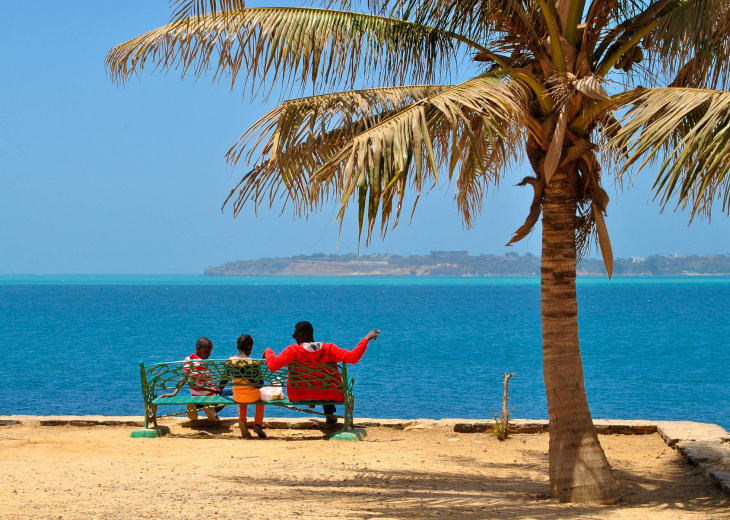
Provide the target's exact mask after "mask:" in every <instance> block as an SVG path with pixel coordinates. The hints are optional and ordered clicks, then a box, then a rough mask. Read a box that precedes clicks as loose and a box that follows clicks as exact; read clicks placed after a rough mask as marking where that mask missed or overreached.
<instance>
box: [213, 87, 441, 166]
mask: <svg viewBox="0 0 730 520" xmlns="http://www.w3.org/2000/svg"><path fill="white" fill-rule="evenodd" d="M448 87H449V86H448V85H413V86H404V87H386V88H376V89H365V90H353V91H348V92H338V93H334V94H324V95H320V96H311V97H306V98H300V99H292V100H289V101H286V102H284V103H282V104H281V105H279V106H278V107H276V108H275V109H273V110H271V111H270V112H269V113H267V114H265V115H264V116H263V117H261V118H260V119H259V120H258V121H256V122H255V123H254V124H253V125H252V126H251V127H250V128H249V129H248V130H247V131H246V133H245V134H244V135H243V136H242V137H241V139H239V141H238V142H237V143H236V144H235V145H234V146H233V147H232V148H231V150H229V152H228V154H227V155H226V157H227V159H228V162H229V163H231V164H236V163H237V162H238V161H239V160H240V158H241V156H242V154H243V153H244V151H245V150H248V153H247V155H246V161H247V162H249V163H251V162H262V161H264V160H269V159H271V160H275V159H276V157H277V156H278V155H279V154H281V153H282V151H285V150H289V149H293V148H294V147H297V146H300V145H306V143H307V142H308V141H311V140H313V139H315V138H316V137H319V136H322V135H329V134H327V132H328V131H329V130H331V129H339V131H340V133H342V136H340V135H339V134H332V136H333V138H335V139H337V141H338V142H343V141H341V140H342V139H345V140H347V139H352V138H353V137H354V136H355V134H356V129H357V128H359V129H360V130H362V122H363V121H370V123H371V126H372V125H373V124H375V123H376V122H377V121H378V118H379V117H380V115H381V114H383V113H392V112H394V111H397V110H398V109H400V108H402V107H405V106H407V105H410V104H411V103H413V102H415V101H419V100H421V99H423V98H426V97H428V96H429V95H432V94H436V93H438V92H441V91H443V90H445V89H447V88H448ZM320 144H321V143H320ZM257 151H259V157H256V152H257ZM312 171H313V170H312Z"/></svg>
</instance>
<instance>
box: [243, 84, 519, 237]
mask: <svg viewBox="0 0 730 520" xmlns="http://www.w3.org/2000/svg"><path fill="white" fill-rule="evenodd" d="M419 88H420V87H419ZM523 89H524V87H522V85H521V84H517V83H514V84H512V83H507V82H506V81H504V80H503V79H501V78H500V77H497V76H495V75H494V74H491V75H486V76H482V77H478V78H474V79H472V80H469V81H467V82H465V83H462V84H460V85H456V86H453V87H449V88H447V89H445V90H442V91H441V92H434V93H431V94H430V95H428V96H427V97H425V98H424V99H422V100H420V101H417V102H415V103H412V104H410V105H408V106H404V107H401V108H398V109H391V110H390V111H389V112H380V113H377V114H369V115H368V116H366V117H363V118H362V119H360V120H358V121H356V122H354V123H348V124H346V125H344V126H343V127H338V128H333V129H331V130H327V131H326V132H318V133H317V134H316V135H315V136H314V137H308V138H307V139H299V140H296V139H295V140H294V141H292V142H293V143H294V144H293V146H290V147H288V148H287V147H281V152H280V153H279V154H278V155H275V156H273V157H270V158H269V159H267V160H266V161H264V162H263V163H260V164H259V165H258V166H257V167H255V168H254V170H253V171H252V172H250V173H249V174H247V176H246V177H245V178H244V179H243V180H242V182H241V184H240V185H239V187H238V189H239V197H238V199H237V201H236V208H240V206H241V204H243V203H245V202H246V201H252V202H254V203H255V204H260V203H262V202H265V201H268V203H269V204H270V205H271V204H273V203H274V201H275V199H276V198H277V197H281V196H283V197H284V199H285V200H284V203H285V204H287V203H291V204H292V205H293V206H294V208H295V212H296V213H298V214H302V213H306V212H307V210H308V209H312V210H316V209H318V208H320V207H321V206H322V205H323V204H324V203H325V202H327V201H329V200H332V199H333V198H336V199H337V200H339V201H340V213H339V216H340V218H342V217H343V216H344V213H345V210H346V208H347V206H348V204H349V203H350V202H351V201H352V200H357V201H358V213H359V215H360V227H361V231H362V227H363V224H364V222H365V220H367V223H368V226H367V237H368V239H369V238H370V236H371V234H372V231H373V228H374V225H375V222H376V220H377V216H378V214H380V216H381V233H385V232H386V230H387V226H388V223H389V220H390V218H391V217H392V216H395V224H394V225H396V224H397V222H398V219H399V217H400V214H401V210H402V209H403V203H404V200H405V196H406V191H407V188H408V186H409V185H410V187H411V189H412V190H413V191H415V192H416V194H417V195H420V193H421V192H422V190H423V189H425V188H428V187H432V186H435V185H436V183H437V182H438V179H439V173H440V172H441V171H442V170H445V171H446V172H447V175H448V179H450V180H452V179H453V177H454V175H455V174H456V175H457V176H456V179H455V184H456V191H457V194H456V198H457V204H458V206H459V209H460V210H461V212H462V215H463V216H464V221H465V223H466V224H467V225H469V224H470V223H471V221H472V216H473V214H474V213H475V212H478V211H479V209H480V208H481V201H482V195H483V193H484V190H485V189H487V187H488V185H489V184H490V183H496V182H497V181H498V178H499V175H500V174H501V173H502V172H503V170H504V168H505V166H506V164H507V163H508V162H509V161H511V160H515V159H516V158H517V157H518V156H519V147H520V144H521V138H522V133H521V132H522V131H523V129H522V126H521V121H522V116H523V114H524V111H525V104H526V103H525V100H524V97H523V92H524V90H523ZM385 106H386V105H383V107H382V108H385ZM388 106H391V107H392V106H393V105H392V104H391V103H390V102H389V103H388ZM272 121H273V119H272ZM293 128H295V129H300V128H303V126H297V125H294V126H293ZM294 131H295V132H297V131H298V130H294ZM351 133H355V135H354V137H352V136H351ZM267 142H268V143H270V144H272V146H273V140H272V139H269V140H268V141H267ZM264 149H266V145H264ZM302 159H305V163H304V164H302V163H301V162H300V161H301V160H302ZM315 166H316V169H315ZM281 190H283V191H281ZM232 194H233V193H232ZM416 200H417V197H416ZM414 206H415V205H414ZM236 208H234V211H235V210H236Z"/></svg>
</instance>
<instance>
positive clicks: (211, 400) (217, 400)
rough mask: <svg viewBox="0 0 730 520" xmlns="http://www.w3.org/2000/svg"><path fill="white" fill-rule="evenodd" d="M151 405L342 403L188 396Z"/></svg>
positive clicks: (333, 402) (161, 400) (157, 398)
mask: <svg viewBox="0 0 730 520" xmlns="http://www.w3.org/2000/svg"><path fill="white" fill-rule="evenodd" d="M152 404H155V405H158V404H159V405H163V404H176V405H182V404H200V405H237V404H246V405H248V404H253V405H256V404H267V405H273V406H309V405H312V406H319V405H324V404H333V405H344V404H345V403H344V402H343V401H289V399H280V400H277V401H256V402H253V403H237V402H235V401H234V400H233V399H231V398H230V397H221V396H219V395H210V396H190V395H187V396H185V395H183V396H179V395H176V396H175V397H156V398H155V399H153V400H152Z"/></svg>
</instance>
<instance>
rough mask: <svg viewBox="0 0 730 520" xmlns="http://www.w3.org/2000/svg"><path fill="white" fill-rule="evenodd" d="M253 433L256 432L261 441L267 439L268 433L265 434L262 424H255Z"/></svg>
mask: <svg viewBox="0 0 730 520" xmlns="http://www.w3.org/2000/svg"><path fill="white" fill-rule="evenodd" d="M253 431H254V432H256V435H258V436H259V439H265V438H266V433H264V429H263V428H262V427H261V425H260V424H254V425H253Z"/></svg>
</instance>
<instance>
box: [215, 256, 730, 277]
mask: <svg viewBox="0 0 730 520" xmlns="http://www.w3.org/2000/svg"><path fill="white" fill-rule="evenodd" d="M613 272H614V274H616V275H681V274H685V275H695V274H730V255H706V256H698V255H683V256H679V255H675V256H660V255H652V256H649V257H646V258H637V257H633V258H617V259H616V260H615V263H614V269H613ZM539 274H540V257H538V256H533V255H531V254H529V253H527V254H526V255H523V256H520V255H518V254H517V253H506V254H505V255H502V256H499V255H477V256H471V255H469V253H468V252H467V251H432V252H431V254H430V255H410V256H399V255H388V254H375V255H357V254H347V255H325V254H315V255H310V256H305V255H300V256H293V257H289V258H261V259H259V260H240V261H237V262H226V263H224V264H222V265H220V266H218V267H207V268H206V269H205V275H206V276H537V275H539ZM578 274H581V275H605V274H606V268H605V267H604V265H603V262H602V261H601V260H597V259H592V258H587V259H585V260H583V261H582V262H581V263H580V265H579V266H578Z"/></svg>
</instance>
